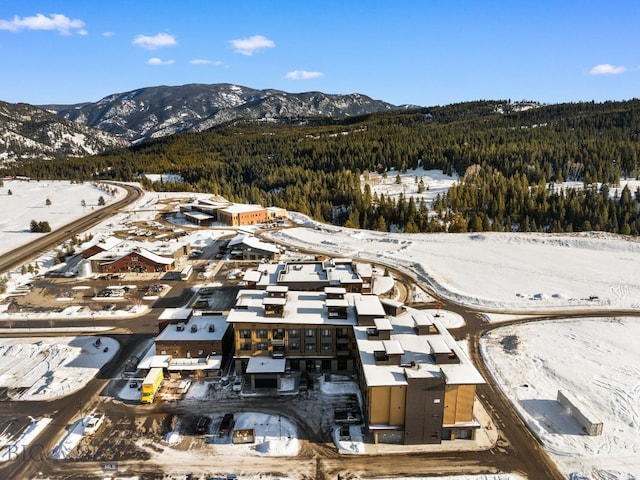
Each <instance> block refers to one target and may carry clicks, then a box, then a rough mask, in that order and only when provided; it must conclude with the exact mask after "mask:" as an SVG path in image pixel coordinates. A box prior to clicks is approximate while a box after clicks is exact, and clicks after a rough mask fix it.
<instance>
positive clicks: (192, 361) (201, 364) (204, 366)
mask: <svg viewBox="0 0 640 480" xmlns="http://www.w3.org/2000/svg"><path fill="white" fill-rule="evenodd" d="M221 367H222V355H211V356H209V357H206V358H173V359H171V361H170V362H169V367H168V368H167V369H168V370H169V371H179V370H190V371H194V370H219V369H220V368H221Z"/></svg>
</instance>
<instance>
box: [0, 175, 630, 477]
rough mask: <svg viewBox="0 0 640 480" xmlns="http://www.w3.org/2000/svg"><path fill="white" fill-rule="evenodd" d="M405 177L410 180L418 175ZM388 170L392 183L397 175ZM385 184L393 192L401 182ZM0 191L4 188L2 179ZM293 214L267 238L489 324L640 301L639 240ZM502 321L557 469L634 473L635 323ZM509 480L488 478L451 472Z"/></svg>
mask: <svg viewBox="0 0 640 480" xmlns="http://www.w3.org/2000/svg"><path fill="white" fill-rule="evenodd" d="M409 175H412V178H414V180H413V181H414V183H412V184H411V186H412V188H413V185H414V184H415V172H414V173H411V172H409ZM389 178H390V179H391V181H392V182H393V181H395V180H394V178H395V175H393V174H390V175H389ZM403 181H404V180H403ZM380 184H382V182H380ZM393 185H395V184H393ZM387 188H388V190H387V191H388V192H391V191H392V190H393V188H397V187H393V186H389V187H387ZM406 188H407V191H408V190H409V186H408V185H407V187H406ZM435 188H436V187H435V185H434V186H433V188H430V190H432V189H433V190H435ZM0 192H3V193H5V192H6V184H5V187H4V189H2V190H0ZM15 193H16V192H14V194H15ZM178 196H180V194H175V193H167V194H158V193H149V194H147V195H146V196H145V197H144V198H143V199H142V200H140V201H139V202H138V203H137V204H136V205H134V206H132V207H130V208H129V209H128V213H125V214H122V215H120V216H118V217H114V218H113V219H111V220H110V222H109V223H108V224H107V225H103V226H102V227H97V228H96V229H95V232H93V233H100V232H110V231H112V230H114V229H118V228H123V226H124V225H126V222H127V221H132V220H152V219H153V216H154V211H155V210H158V211H159V210H160V209H161V208H164V207H161V206H160V204H159V201H160V200H164V199H167V198H177V197H178ZM183 197H184V198H192V197H193V194H183ZM5 198H6V197H5V196H3V197H2V199H5ZM78 198H79V197H78ZM52 200H53V199H52ZM88 202H89V200H87V203H88ZM53 203H54V204H55V202H53ZM76 203H78V204H80V201H79V200H78V201H77V202H76ZM79 210H80V213H81V210H82V209H81V208H79ZM290 218H291V219H292V220H295V221H298V222H299V223H300V224H301V225H305V226H308V227H316V226H317V227H318V229H315V228H293V229H283V230H280V231H273V232H272V233H270V236H271V238H273V239H274V240H275V241H277V242H279V243H280V242H281V243H283V244H285V245H286V244H291V245H292V246H295V247H298V248H312V249H316V250H318V251H324V252H327V253H329V254H332V255H335V256H340V257H353V258H360V259H364V260H369V261H372V262H374V263H376V264H377V265H378V266H379V265H382V264H387V265H392V266H400V267H402V268H404V269H406V270H408V271H410V272H413V274H414V275H415V277H416V278H417V279H418V280H420V281H421V282H423V283H424V284H426V285H428V286H429V288H431V289H433V290H434V291H435V292H436V293H438V294H440V295H442V296H443V297H445V298H449V299H451V300H454V301H456V302H460V303H465V304H468V305H471V306H475V307H478V308H480V309H485V310H486V311H487V312H492V313H488V314H487V315H486V317H487V318H488V319H489V320H491V321H496V322H499V321H501V320H508V319H512V318H513V314H514V313H519V314H521V316H525V315H526V314H531V313H534V312H535V311H553V310H555V311H562V310H588V309H594V308H597V309H600V310H606V309H611V310H613V309H640V276H639V275H638V274H637V272H639V271H640V242H638V240H637V239H635V238H630V237H621V236H615V235H609V234H603V233H583V234H567V235H553V234H548V235H544V234H500V233H482V234H459V235H452V234H413V235H405V234H389V233H380V232H367V231H359V230H349V229H344V228H340V227H335V226H330V225H323V224H317V223H316V222H313V221H311V220H309V219H308V218H306V217H303V216H301V215H298V214H296V213H291V212H290ZM13 228H16V227H15V226H14V227H13ZM3 229H4V227H3ZM3 235H5V234H4V233H0V237H2V236H3ZM195 235H196V234H194V241H195ZM198 235H200V236H201V237H199V238H200V240H199V241H200V242H201V244H202V245H206V244H208V242H209V241H210V240H209V239H210V237H211V234H210V233H208V232H207V231H204V230H203V231H200V233H199V234H198ZM0 239H1V238H0ZM500 312H503V313H504V314H502V315H500V314H499V313H500ZM507 313H510V314H509V315H505V314H507ZM639 316H640V315H639ZM450 328H451V326H450ZM508 328H509V329H510V330H508V331H506V332H502V331H495V332H494V333H492V335H491V337H490V338H488V339H485V341H484V343H483V346H482V348H483V353H484V355H485V357H486V358H487V359H488V361H489V362H490V365H491V368H492V370H493V371H494V372H495V375H496V378H497V379H498V381H499V382H500V383H501V384H503V388H504V389H505V391H506V393H507V394H508V395H509V396H510V398H511V399H512V401H513V403H514V405H516V407H517V408H518V409H520V411H521V412H522V415H523V417H525V418H527V419H528V421H529V423H530V424H531V425H532V429H533V430H534V431H535V432H536V434H537V435H538V436H539V437H540V438H541V440H542V442H543V443H544V445H545V446H546V448H547V449H548V450H549V451H550V453H551V454H552V455H553V457H554V459H555V460H556V462H557V463H558V465H559V467H560V468H561V470H562V471H563V472H564V473H565V475H566V476H567V477H568V478H571V479H572V480H586V479H597V480H601V479H607V480H614V479H616V480H618V479H619V480H629V479H633V478H640V463H639V462H638V461H637V460H635V458H636V457H638V458H640V455H639V453H640V447H639V445H640V438H639V435H640V433H639V432H640V428H639V427H640V422H639V420H638V417H639V413H638V412H640V406H639V405H640V371H639V370H638V365H640V358H639V357H638V354H637V353H636V351H637V346H636V345H635V343H636V339H637V338H640V335H639V334H640V330H639V328H638V321H637V320H632V319H624V320H621V319H617V320H613V319H610V318H603V319H599V320H584V321H570V322H569V321H566V322H553V323H539V324H529V325H526V326H519V327H508ZM504 337H510V339H509V341H507V345H509V346H510V348H511V346H512V345H513V342H514V341H515V340H514V338H517V341H515V343H516V345H517V355H513V354H511V353H509V350H505V347H504V345H503V344H502V343H501V339H502V338H504ZM550 346H553V348H550ZM568 360H570V361H568ZM516 361H517V363H516ZM524 385H527V386H526V387H525V386H524ZM560 386H561V387H562V388H563V389H567V390H571V393H572V394H574V395H575V396H578V397H580V398H581V399H582V400H583V401H584V403H586V404H588V405H590V406H591V407H592V408H593V410H594V411H595V412H596V413H597V415H598V416H599V417H600V418H602V421H603V422H604V431H603V434H602V435H601V436H598V437H587V436H586V435H584V434H583V433H582V432H581V431H580V430H579V427H578V426H577V424H576V423H575V422H574V421H573V420H571V419H570V418H569V417H568V416H567V415H566V414H565V413H564V412H563V411H561V410H560V409H559V406H558V404H557V403H555V402H554V400H555V398H556V394H557V390H558V389H559V388H560ZM267 437H269V439H268V442H269V445H271V442H273V449H274V452H275V451H278V449H279V446H278V445H277V442H276V440H274V438H273V432H271V433H269V434H268V435H266V436H265V441H267V440H266V439H267ZM265 441H263V442H262V444H265ZM356 443H357V442H356ZM340 448H344V449H345V450H351V451H352V452H353V451H354V450H355V451H356V453H357V450H358V448H359V447H358V445H354V444H353V443H351V444H348V445H341V446H340ZM170 450H173V449H170ZM184 453H186V452H184ZM178 454H179V455H182V454H183V453H180V452H179V451H178V452H176V455H178ZM451 478H452V479H453V478H454V477H451ZM517 478H518V477H516V476H510V475H502V476H500V475H487V476H475V477H474V476H462V477H455V480H459V479H460V480H468V479H475V480H505V479H508V480H515V479H517Z"/></svg>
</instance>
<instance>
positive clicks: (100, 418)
mask: <svg viewBox="0 0 640 480" xmlns="http://www.w3.org/2000/svg"><path fill="white" fill-rule="evenodd" d="M102 422H104V414H103V413H94V414H93V415H91V416H90V417H89V419H88V420H86V421H85V424H84V433H85V434H87V435H92V434H94V433H96V432H97V431H98V429H99V428H100V426H101V425H102Z"/></svg>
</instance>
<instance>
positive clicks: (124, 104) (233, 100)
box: [42, 83, 397, 141]
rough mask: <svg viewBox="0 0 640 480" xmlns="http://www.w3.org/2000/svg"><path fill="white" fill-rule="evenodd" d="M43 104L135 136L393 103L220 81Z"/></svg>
mask: <svg viewBox="0 0 640 480" xmlns="http://www.w3.org/2000/svg"><path fill="white" fill-rule="evenodd" d="M42 108H46V109H47V110H50V111H52V112H55V113H57V114H58V115H60V116H62V117H64V118H66V119H68V120H72V121H74V122H76V123H79V124H81V125H86V126H89V127H93V128H98V129H100V130H103V131H105V132H109V133H111V134H114V135H118V136H120V137H123V138H126V139H128V140H131V141H138V140H141V139H145V138H156V137H162V136H166V135H170V134H173V133H178V132H185V131H202V130H205V129H207V128H211V127H213V126H215V125H218V124H220V123H223V122H226V121H229V120H234V119H236V118H252V119H276V118H289V117H296V118H297V117H301V118H309V117H336V118H338V117H347V116H353V115H363V114H367V113H373V112H379V111H383V110H389V109H393V108H397V107H395V106H394V105H391V104H389V103H386V102H382V101H379V100H373V99H371V98H369V97H367V96H365V95H360V94H357V93H354V94H350V95H330V94H325V93H321V92H306V93H287V92H283V91H279V90H256V89H253V88H247V87H242V86H238V85H231V84H227V83H221V84H213V85H203V84H189V85H181V86H173V87H168V86H159V87H148V88H141V89H138V90H133V91H130V92H125V93H117V94H113V95H109V96H107V97H105V98H103V99H102V100H99V101H98V102H95V103H81V104H76V105H47V106H43V107H42Z"/></svg>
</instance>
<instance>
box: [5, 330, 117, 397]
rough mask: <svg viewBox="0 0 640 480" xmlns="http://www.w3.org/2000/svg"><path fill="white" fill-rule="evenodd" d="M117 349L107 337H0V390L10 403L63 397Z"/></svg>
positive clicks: (81, 385) (79, 385)
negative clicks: (3, 390)
mask: <svg viewBox="0 0 640 480" xmlns="http://www.w3.org/2000/svg"><path fill="white" fill-rule="evenodd" d="M97 339H100V341H99V342H97ZM119 348H120V344H119V343H118V342H117V341H116V340H114V339H112V338H109V337H85V336H83V337H50V338H44V337H43V338H2V339H0V387H6V388H7V389H8V395H9V396H11V397H12V398H13V399H14V400H37V401H40V400H51V399H53V398H56V397H60V396H65V395H68V394H70V393H72V392H75V391H76V390H79V389H80V388H82V387H84V386H85V385H86V384H87V382H88V381H89V380H91V379H92V378H93V377H94V376H95V374H96V373H98V370H100V368H101V367H102V366H103V365H105V364H106V363H107V362H108V361H109V360H111V359H112V358H113V356H114V355H115V354H116V353H117V352H118V349H119Z"/></svg>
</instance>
